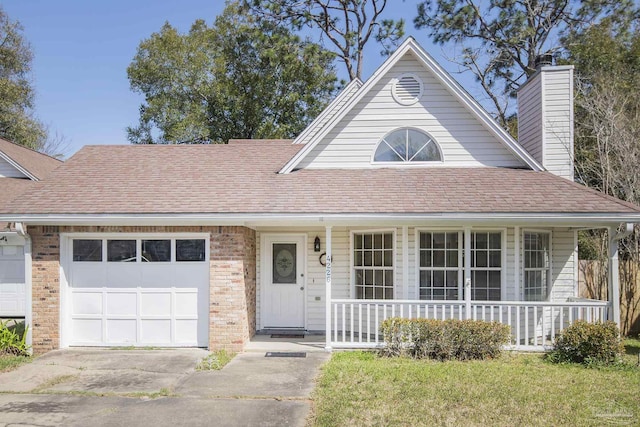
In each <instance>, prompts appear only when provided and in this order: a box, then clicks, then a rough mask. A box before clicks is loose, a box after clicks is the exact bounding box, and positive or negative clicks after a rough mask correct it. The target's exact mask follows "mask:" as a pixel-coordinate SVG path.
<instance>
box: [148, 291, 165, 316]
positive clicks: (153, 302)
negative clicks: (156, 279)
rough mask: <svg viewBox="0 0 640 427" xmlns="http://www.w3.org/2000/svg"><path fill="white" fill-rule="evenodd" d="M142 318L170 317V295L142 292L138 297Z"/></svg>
mask: <svg viewBox="0 0 640 427" xmlns="http://www.w3.org/2000/svg"><path fill="white" fill-rule="evenodd" d="M140 298H141V303H140V311H141V312H140V314H141V315H142V316H165V317H171V294H170V293H167V292H143V293H142V294H141V295H140Z"/></svg>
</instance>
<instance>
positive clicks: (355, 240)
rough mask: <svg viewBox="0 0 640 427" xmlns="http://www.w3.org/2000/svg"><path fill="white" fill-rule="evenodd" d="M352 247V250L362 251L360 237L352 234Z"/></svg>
mask: <svg viewBox="0 0 640 427" xmlns="http://www.w3.org/2000/svg"><path fill="white" fill-rule="evenodd" d="M353 247H354V249H362V235H361V234H354V235H353Z"/></svg>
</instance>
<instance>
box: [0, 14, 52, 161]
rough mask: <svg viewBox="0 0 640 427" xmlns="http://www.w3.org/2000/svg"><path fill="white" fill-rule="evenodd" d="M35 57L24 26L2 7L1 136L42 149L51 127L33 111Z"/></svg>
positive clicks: (0, 38) (0, 47)
mask: <svg viewBox="0 0 640 427" xmlns="http://www.w3.org/2000/svg"><path fill="white" fill-rule="evenodd" d="M32 60H33V55H32V53H31V48H30V46H29V44H28V43H27V42H26V40H25V39H24V38H23V36H22V26H21V25H20V23H19V22H17V21H11V19H10V18H9V16H7V14H6V13H5V12H4V10H3V9H2V8H1V7H0V137H2V138H5V139H8V140H10V141H13V142H15V143H17V144H20V145H24V146H26V147H29V148H31V149H34V150H41V149H43V148H44V146H45V144H46V141H47V129H46V127H45V126H43V124H42V123H40V121H38V120H37V119H36V118H35V117H34V113H33V107H34V105H33V101H34V95H35V94H34V90H33V87H32V86H31V80H30V73H31V61H32Z"/></svg>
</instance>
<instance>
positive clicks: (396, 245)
mask: <svg viewBox="0 0 640 427" xmlns="http://www.w3.org/2000/svg"><path fill="white" fill-rule="evenodd" d="M572 72H573V70H572V67H567V66H563V67H555V66H548V65H545V66H541V67H540V69H539V71H538V72H537V73H536V74H535V75H534V76H532V77H531V78H530V81H529V82H528V83H527V84H526V85H524V87H523V88H522V89H521V90H520V93H519V104H520V115H519V124H520V143H517V142H516V141H515V140H514V139H512V138H511V137H510V136H509V135H508V134H507V133H506V132H505V131H504V130H503V129H502V128H500V126H498V125H497V124H496V122H495V121H494V120H492V119H491V117H490V116H489V115H488V114H487V113H486V112H485V111H484V110H483V109H482V108H481V107H480V105H479V104H478V103H477V102H476V101H475V100H473V99H472V98H471V97H470V96H469V95H468V94H467V93H466V92H465V91H464V90H463V89H462V88H461V87H460V85H459V84H457V83H456V82H455V80H453V79H452V78H451V77H450V76H449V75H448V74H447V73H446V72H445V71H444V70H443V69H442V68H441V67H440V66H439V65H438V64H437V63H435V61H434V60H433V59H432V58H431V57H430V56H429V55H428V54H427V53H426V52H425V51H424V50H423V49H422V48H421V47H420V46H418V45H417V43H416V42H415V41H414V40H413V39H408V40H407V41H405V42H404V43H403V44H402V45H401V46H400V47H399V48H398V50H397V51H396V52H395V53H394V54H393V55H391V56H390V57H389V58H388V59H387V60H386V62H385V63H384V64H383V65H382V66H381V67H380V68H379V69H378V70H377V71H376V73H375V74H374V75H373V76H372V77H371V78H370V79H369V80H368V81H367V82H366V83H362V82H360V81H354V82H352V83H351V84H349V85H347V87H346V88H345V89H344V90H343V91H342V93H341V94H340V95H339V96H338V97H337V98H336V99H335V100H334V102H332V103H331V104H330V105H329V106H328V107H327V109H326V110H325V111H324V112H323V113H322V114H321V115H320V116H319V117H318V118H317V119H316V120H315V121H314V122H313V123H312V124H310V125H309V127H308V128H307V129H306V130H305V131H304V132H302V133H301V134H300V136H299V137H298V138H296V139H295V140H294V141H281V140H277V141H275V140H260V141H246V140H236V141H230V143H229V144H228V145H186V146H184V145H183V146H176V145H174V146H158V145H149V146H140V145H132V146H87V147H84V148H83V149H82V150H80V151H79V152H78V153H77V154H76V155H75V156H73V157H72V158H71V159H70V160H68V161H67V162H66V163H65V164H64V166H63V167H61V168H59V169H58V170H57V171H56V173H55V174H54V175H53V176H52V177H51V179H49V180H48V181H47V182H45V183H43V185H40V186H38V188H34V189H32V190H30V191H27V192H26V193H25V194H23V195H22V196H21V197H19V198H16V199H15V200H14V201H13V202H12V203H10V204H9V205H8V206H7V207H6V208H5V210H4V214H2V215H0V220H5V221H14V222H17V223H20V224H22V228H23V229H26V233H27V236H28V237H27V244H28V245H31V252H30V253H31V254H32V255H31V258H32V266H33V267H32V269H30V270H28V271H27V283H28V286H29V287H30V288H29V289H31V292H32V294H33V298H32V299H31V300H30V310H31V311H30V313H29V314H28V318H27V321H28V323H29V324H30V326H31V331H32V333H33V336H32V344H33V348H34V350H35V351H36V352H45V351H48V350H52V349H56V348H60V347H67V346H112V345H113V346H116V345H117V346H119V345H136V346H145V345H154V346H203V347H209V348H211V349H214V348H229V349H233V350H241V349H242V348H243V346H244V345H245V343H246V342H247V341H248V340H249V339H250V337H251V336H252V335H253V334H254V333H256V331H260V330H275V329H278V330H279V329H293V330H306V331H320V332H326V340H327V347H328V348H332V347H373V346H376V345H379V343H380V337H379V335H378V330H379V329H378V326H379V323H380V322H381V321H382V320H383V319H384V318H386V317H390V316H405V317H407V316H412V317H415V316H420V317H437V318H449V317H456V318H475V319H486V320H497V321H502V322H505V323H508V324H509V325H511V328H512V332H513V337H514V338H513V342H514V345H515V346H517V347H518V348H542V347H543V346H544V345H547V344H549V342H550V341H551V340H552V339H553V337H554V335H555V334H556V333H557V331H559V330H561V329H562V328H564V327H566V326H567V325H568V324H570V323H571V322H573V321H575V320H576V319H578V318H584V319H586V320H589V321H593V320H598V319H604V318H607V317H608V318H611V319H614V320H616V321H618V318H619V307H618V299H617V293H616V292H617V289H618V285H617V275H616V273H615V272H616V271H617V268H615V266H616V265H617V249H616V248H617V246H616V238H620V237H621V236H622V234H616V233H617V229H618V227H619V226H620V225H621V224H622V229H623V230H625V229H626V227H627V226H626V225H625V224H631V223H634V222H638V221H640V208H639V207H637V206H634V205H632V204H629V203H626V202H623V201H620V200H618V199H615V198H612V197H609V196H606V195H604V194H601V193H599V192H596V191H594V190H591V189H588V188H586V187H584V186H582V185H579V184H576V183H574V182H573V153H572V151H573V117H572V115H573V114H572V113H573V112H572V108H573V107H572V103H573V99H572ZM585 228H608V229H610V230H611V231H612V232H613V235H616V238H614V239H612V244H611V251H610V262H611V264H612V266H614V268H613V269H611V271H613V272H614V273H613V274H612V276H611V287H612V292H611V295H612V299H611V302H606V301H582V300H577V299H576V297H577V272H578V270H577V266H578V262H577V261H578V259H577V254H578V252H577V232H578V230H581V229H585Z"/></svg>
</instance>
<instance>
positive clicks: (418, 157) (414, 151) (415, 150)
mask: <svg viewBox="0 0 640 427" xmlns="http://www.w3.org/2000/svg"><path fill="white" fill-rule="evenodd" d="M373 161H374V162H441V161H442V153H441V152H440V147H438V144H437V143H436V142H435V141H434V140H433V139H431V137H430V136H429V135H427V134H426V133H424V132H422V131H419V130H417V129H412V128H402V129H396V130H394V131H392V132H391V133H389V134H387V135H386V136H385V137H384V138H382V140H381V141H380V142H379V143H378V147H377V148H376V152H375V154H374V155H373Z"/></svg>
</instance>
